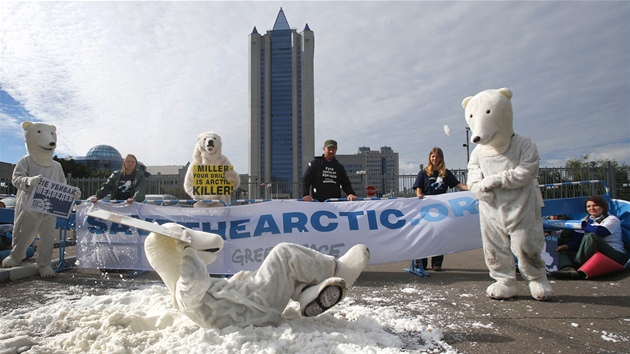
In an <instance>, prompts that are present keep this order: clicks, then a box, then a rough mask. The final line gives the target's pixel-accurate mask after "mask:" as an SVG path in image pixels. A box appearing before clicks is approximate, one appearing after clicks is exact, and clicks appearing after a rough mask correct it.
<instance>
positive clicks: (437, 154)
mask: <svg viewBox="0 0 630 354" xmlns="http://www.w3.org/2000/svg"><path fill="white" fill-rule="evenodd" d="M455 187H457V188H458V189H460V190H463V191H467V190H468V186H466V185H465V184H464V183H461V182H459V181H458V180H457V178H456V177H455V175H453V173H452V172H451V171H449V170H448V169H447V168H446V163H445V162H444V153H443V152H442V149H440V148H439V147H434V148H433V149H431V151H430V152H429V161H428V162H427V167H425V168H424V169H422V170H420V172H418V176H417V177H416V181H415V182H414V183H413V189H415V190H416V196H417V197H418V198H419V199H422V198H424V196H425V195H437V194H444V193H446V191H447V190H448V188H455ZM415 262H416V267H418V266H419V264H418V263H419V262H422V266H423V268H424V269H426V268H427V263H428V262H427V259H426V258H423V259H422V260H417V259H416V261H415ZM443 262H444V256H443V255H440V256H434V257H432V258H431V267H432V269H433V270H435V271H440V270H442V263H443Z"/></svg>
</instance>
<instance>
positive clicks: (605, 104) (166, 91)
mask: <svg viewBox="0 0 630 354" xmlns="http://www.w3.org/2000/svg"><path fill="white" fill-rule="evenodd" d="M280 8H282V9H283V10H284V13H285V15H286V18H287V20H288V22H289V25H290V26H291V27H292V28H295V29H297V31H298V32H302V31H303V29H304V27H305V26H306V25H307V24H308V26H309V28H310V29H311V30H312V31H313V32H314V35H315V59H314V60H315V141H316V142H317V143H318V144H319V142H321V143H322V144H323V141H324V140H326V139H335V140H337V141H338V143H339V150H338V154H355V153H357V152H358V148H359V147H362V146H368V147H370V148H371V149H373V150H378V149H380V148H381V147H382V146H389V147H391V148H392V149H393V150H394V151H395V152H398V153H399V167H400V173H402V174H407V173H409V174H415V173H417V171H418V165H419V164H421V163H422V164H426V163H427V158H428V154H429V150H430V149H431V148H432V147H434V146H439V147H441V148H442V149H443V150H444V154H445V161H446V166H447V167H448V168H451V169H460V168H465V167H466V158H467V155H466V152H467V149H466V148H465V147H464V146H463V144H465V143H466V130H465V127H466V122H465V120H464V110H463V108H462V107H461V102H462V100H463V99H464V98H465V97H467V96H473V95H474V94H476V93H478V92H480V91H483V90H486V89H496V88H501V87H508V88H510V89H511V90H512V92H513V97H512V105H513V110H514V129H515V131H516V133H517V134H520V135H524V136H527V137H530V138H531V139H532V140H533V141H534V142H535V143H536V144H537V146H538V151H539V154H540V158H541V160H540V165H541V166H543V167H560V166H564V164H565V162H566V161H567V160H568V159H574V158H581V157H582V156H584V155H587V154H588V155H589V160H600V159H612V160H616V161H617V162H619V163H626V164H630V149H629V146H630V2H621V1H614V2H608V1H597V2H595V1H577V2H572V1H484V2H478V1H464V2H456V1H441V2H438V1H434V2H429V1H400V2H398V1H369V2H368V1H348V2H343V1H341V2H332V1H315V2H310V1H299V2H298V1H286V2H275V1H252V2H238V1H232V2H227V1H212V2H11V1H3V2H2V3H0V128H1V130H0V161H2V162H9V163H16V162H17V161H18V160H19V158H20V157H22V156H23V155H25V154H26V149H25V147H24V143H23V131H22V128H21V123H22V122H23V121H26V120H29V121H41V122H46V123H49V124H54V125H55V126H57V129H58V136H59V138H58V139H59V141H58V147H57V151H56V154H57V155H59V156H60V157H71V156H84V155H85V154H86V153H87V152H88V150H89V149H90V148H91V147H93V146H96V145H99V144H106V145H111V146H113V147H115V148H116V149H118V150H119V151H120V152H121V154H123V155H126V154H128V153H132V154H135V155H136V156H137V157H138V159H139V160H140V161H141V162H143V163H144V164H145V165H148V166H155V165H185V164H186V163H187V162H188V161H190V160H191V157H192V152H193V147H194V143H195V139H196V137H197V135H199V134H200V133H202V132H206V131H214V132H217V133H218V134H219V135H221V137H222V140H223V153H224V155H226V156H227V157H228V158H229V159H230V160H231V162H232V164H233V165H234V168H235V170H236V171H237V172H239V173H248V158H249V157H248V144H249V143H248V140H249V139H248V121H249V111H248V55H249V46H248V43H249V41H248V36H249V34H250V33H251V32H252V30H253V29H254V27H256V29H257V30H258V32H259V33H261V34H262V33H265V32H266V31H268V30H271V28H272V27H273V25H274V22H275V19H276V17H277V15H278V12H279V10H280ZM444 126H448V127H449V130H450V135H447V134H446V133H445V129H444ZM470 148H471V149H472V148H474V144H471V146H470ZM315 151H316V153H319V152H320V151H321V147H320V146H319V145H316V147H315Z"/></svg>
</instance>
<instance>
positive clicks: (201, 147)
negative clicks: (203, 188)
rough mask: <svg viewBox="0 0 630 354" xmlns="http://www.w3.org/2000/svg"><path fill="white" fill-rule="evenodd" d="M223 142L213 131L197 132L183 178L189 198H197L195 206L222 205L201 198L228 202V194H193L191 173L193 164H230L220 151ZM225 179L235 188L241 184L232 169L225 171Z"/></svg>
mask: <svg viewBox="0 0 630 354" xmlns="http://www.w3.org/2000/svg"><path fill="white" fill-rule="evenodd" d="M222 147H223V143H222V142H221V137H220V136H219V135H218V134H217V133H214V132H205V133H201V134H199V136H198V137H197V143H196V144H195V150H194V152H193V160H192V162H191V163H190V165H189V166H188V171H186V177H185V179H184V190H185V191H186V193H187V194H188V195H190V197H191V198H193V199H195V200H197V202H196V203H195V205H194V206H195V208H204V207H215V206H222V204H221V203H207V202H202V201H201V200H221V201H223V202H224V203H225V204H228V203H229V202H230V196H229V195H195V194H193V181H194V178H193V173H194V168H193V166H195V165H217V166H232V163H231V162H230V160H228V158H227V157H225V156H224V155H223V154H222V153H221V149H222ZM225 179H226V180H227V181H228V182H232V187H233V188H234V190H236V189H237V188H238V187H239V186H240V185H241V179H240V178H239V176H238V173H237V172H236V171H234V170H231V171H227V172H226V173H225Z"/></svg>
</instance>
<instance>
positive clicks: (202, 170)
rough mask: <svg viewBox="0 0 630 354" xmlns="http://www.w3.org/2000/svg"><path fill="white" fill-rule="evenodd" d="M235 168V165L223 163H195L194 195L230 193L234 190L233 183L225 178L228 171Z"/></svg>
mask: <svg viewBox="0 0 630 354" xmlns="http://www.w3.org/2000/svg"><path fill="white" fill-rule="evenodd" d="M232 170H234V166H222V165H194V166H193V194H194V195H230V194H232V192H233V191H234V187H233V183H232V182H228V180H226V179H225V173H226V172H227V171H232Z"/></svg>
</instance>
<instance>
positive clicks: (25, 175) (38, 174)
mask: <svg viewBox="0 0 630 354" xmlns="http://www.w3.org/2000/svg"><path fill="white" fill-rule="evenodd" d="M22 128H23V129H24V142H25V143H26V150H27V152H28V155H26V156H24V157H22V158H21V159H20V160H19V161H18V163H17V165H16V166H15V169H14V170H13V178H12V182H13V185H14V186H15V187H16V188H17V189H18V192H17V198H16V199H17V201H16V204H15V221H14V225H13V243H12V246H13V248H12V249H11V254H10V255H9V256H8V257H6V258H5V259H4V260H3V261H2V266H3V267H5V268H9V267H15V266H17V265H19V264H20V263H21V262H22V260H24V259H25V258H26V250H27V248H28V246H30V245H31V244H32V243H33V240H34V239H35V237H36V236H37V235H38V234H39V245H38V246H37V266H38V267H39V275H40V276H42V277H45V278H49V277H54V276H55V272H54V270H53V269H52V266H51V260H52V251H53V248H54V239H55V228H56V226H57V217H56V216H53V215H48V214H43V213H38V212H36V211H32V210H30V209H29V208H28V205H27V203H28V199H29V196H30V192H31V190H32V189H33V188H35V187H37V186H38V185H39V184H40V183H41V182H42V178H43V177H46V178H48V179H50V180H53V181H58V182H61V183H64V184H65V183H66V177H65V175H64V172H63V169H62V167H61V164H59V162H57V161H55V160H53V154H54V152H55V149H56V147H57V128H56V127H55V126H54V125H48V124H44V123H31V122H24V123H23V124H22ZM78 194H79V192H78V191H77V195H76V197H77V198H78V197H80V195H78Z"/></svg>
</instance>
